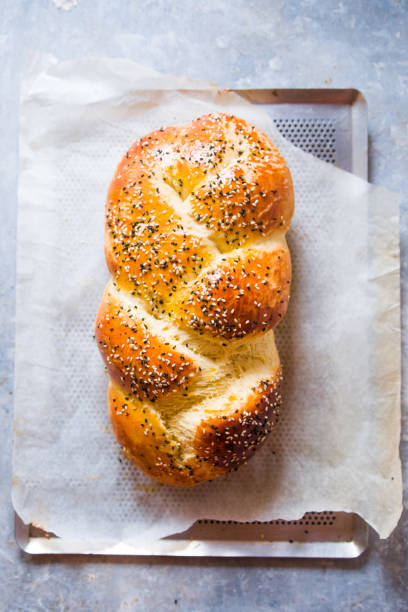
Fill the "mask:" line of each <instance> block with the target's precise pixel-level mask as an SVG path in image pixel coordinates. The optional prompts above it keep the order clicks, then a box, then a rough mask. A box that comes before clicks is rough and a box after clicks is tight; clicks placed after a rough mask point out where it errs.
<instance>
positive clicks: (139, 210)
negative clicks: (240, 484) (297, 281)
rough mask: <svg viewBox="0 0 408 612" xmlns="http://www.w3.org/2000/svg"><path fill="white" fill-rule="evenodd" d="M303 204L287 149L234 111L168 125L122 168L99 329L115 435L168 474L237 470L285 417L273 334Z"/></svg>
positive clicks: (116, 181)
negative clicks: (294, 221) (297, 200)
mask: <svg viewBox="0 0 408 612" xmlns="http://www.w3.org/2000/svg"><path fill="white" fill-rule="evenodd" d="M293 207H294V196H293V185H292V179H291V175H290V172H289V169H288V168H287V166H286V163H285V160H284V159H283V157H282V156H281V154H280V153H279V151H278V149H277V148H276V147H275V146H274V145H273V144H272V143H271V141H270V140H269V138H268V137H267V136H266V135H265V134H263V133H262V132H260V131H259V130H257V129H256V128H255V127H253V126H251V125H249V124H248V123H247V122H246V121H244V120H243V119H239V118H237V117H233V116H231V115H225V114H222V113H219V114H212V115H206V116H204V117H200V118H199V119H197V120H195V121H193V122H192V123H191V124H189V125H187V126H181V127H169V128H166V129H160V130H156V131H155V132H152V133H151V134H148V135H146V136H144V137H143V138H141V139H140V140H138V141H137V142H135V143H134V144H133V145H132V146H131V147H130V149H129V150H128V151H127V153H126V155H125V156H124V157H123V159H122V160H121V162H120V163H119V165H118V167H117V170H116V173H115V176H114V178H113V180H112V182H111V185H110V188H109V192H108V198H107V204H106V232H105V253H106V261H107V265H108V268H109V270H110V272H111V274H112V277H113V278H112V281H111V282H110V283H109V284H108V286H107V288H106V290H105V293H104V296H103V298H102V301H101V305H100V308H99V311H98V315H97V320H96V329H95V336H96V340H97V342H98V345H99V348H100V351H101V354H102V356H103V358H104V361H105V364H106V367H107V370H108V373H109V376H110V378H111V382H110V384H109V395H108V402H109V406H110V415H111V421H112V427H113V430H114V432H115V435H116V437H117V439H118V441H119V443H120V444H121V445H122V446H123V447H124V449H125V452H126V454H127V456H128V457H129V458H130V459H131V460H132V461H134V462H135V463H136V464H137V465H138V466H139V467H140V468H141V469H142V470H144V471H145V472H146V473H148V474H149V475H150V476H152V477H154V478H156V479H157V480H159V481H160V482H162V483H166V484H172V485H178V486H190V485H194V484H197V483H198V482H202V481H204V480H209V479H211V478H214V477H216V476H219V475H220V474H223V473H225V472H227V471H230V470H233V469H236V468H237V467H238V466H239V465H240V464H242V463H244V462H245V461H246V460H247V459H248V458H249V457H250V456H251V455H252V454H253V453H254V451H255V450H256V448H258V447H259V446H260V445H261V444H262V442H263V440H264V439H265V437H266V435H267V434H268V433H269V431H270V429H271V428H272V426H273V425H274V424H275V422H276V420H277V416H278V413H279V407H280V402H281V399H280V391H279V384H280V367H279V358H278V355H277V352H276V348H275V346H274V341H273V332H271V331H268V330H271V328H273V327H274V326H275V325H276V324H277V323H279V321H280V320H281V319H282V318H283V317H284V315H285V313H286V309H287V305H288V301H289V293H290V282H291V263H290V254H289V250H288V248H287V245H286V241H285V234H286V232H287V230H288V229H289V225H290V221H291V218H292V215H293ZM263 334H269V335H268V336H265V338H266V337H268V338H269V344H268V346H266V345H265V347H264V348H263V349H262V351H263V352H265V351H266V352H265V354H262V355H257V353H256V350H257V347H258V346H261V344H259V343H258V344H257V338H260V337H263ZM229 349H230V350H229ZM228 387H230V388H231V392H230V394H228ZM236 389H238V390H239V392H238V393H235V395H234V390H236ZM232 396H235V399H234V400H230V399H228V397H230V398H231V397H232Z"/></svg>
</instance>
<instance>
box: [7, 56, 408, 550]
mask: <svg viewBox="0 0 408 612" xmlns="http://www.w3.org/2000/svg"><path fill="white" fill-rule="evenodd" d="M214 111H226V112H228V113H233V114H236V115H238V116H242V117H244V118H246V119H247V120H249V121H251V122H252V123H254V124H256V125H257V126H258V127H260V128H261V129H263V130H264V131H265V132H266V133H268V134H269V136H270V137H271V139H272V140H273V141H274V142H275V143H276V144H277V145H278V147H279V148H280V149H281V151H282V153H283V154H284V156H285V157H286V160H287V162H288V165H289V167H290V169H291V171H292V174H293V178H294V184H295V193H296V213H295V217H294V220H293V224H292V228H291V230H290V232H289V237H288V240H289V246H290V249H291V253H292V258H293V266H294V270H293V277H294V280H293V290H292V300H291V304H290V308H289V312H288V315H287V316H286V318H285V320H284V322H283V323H282V324H281V325H280V326H279V328H278V331H277V341H278V346H279V348H280V353H281V357H282V361H283V366H284V377H285V385H284V411H283V418H282V421H281V423H280V424H279V426H278V427H277V428H276V430H275V431H274V432H273V433H272V435H271V436H270V438H269V439H268V441H267V443H266V444H265V445H264V447H263V448H262V449H261V450H260V451H259V452H258V453H257V455H256V456H255V457H254V458H253V459H252V460H251V461H250V462H249V463H248V464H247V465H246V466H244V467H242V468H241V469H240V470H239V471H238V472H234V473H231V474H229V475H227V476H225V477H222V478H219V479H216V480H215V481H213V482H207V483H205V484H202V485H199V486H197V487H194V488H187V489H183V488H181V489H180V488H173V487H169V486H164V485H160V484H158V483H156V482H154V481H152V480H150V479H149V478H148V477H147V476H145V475H144V474H142V473H141V472H139V471H138V469H137V468H135V467H134V466H133V465H131V464H130V463H129V462H128V461H127V460H126V459H124V458H123V457H122V455H121V452H120V448H119V446H118V444H117V443H116V441H115V439H114V437H113V435H112V433H111V430H110V426H109V421H108V415H107V407H106V387H107V377H106V374H105V373H104V367H103V364H102V360H101V358H100V355H99V352H98V349H97V347H96V344H95V342H94V339H93V325H94V319H95V315H96V312H97V309H98V305H99V301H100V298H101V295H102V292H103V288H104V285H105V283H106V281H107V279H108V272H107V269H106V265H105V260H104V252H103V242H104V205H105V197H106V191H107V188H108V185H109V182H110V180H111V177H112V175H113V172H114V169H115V167H116V164H117V163H118V162H119V160H120V158H121V156H122V155H123V153H124V152H125V151H126V149H127V148H128V147H129V145H130V144H131V143H132V142H133V141H134V140H136V139H137V138H139V137H140V136H142V135H144V134H145V133H147V132H149V131H151V130H153V129H156V128H158V127H160V126H167V125H177V124H183V123H187V122H190V121H191V120H192V119H193V118H196V117H198V116H199V115H202V114H204V113H210V112H214ZM20 158H21V165H20V180H19V211H18V252H17V313H16V355H15V362H16V382H15V440H14V475H13V476H14V478H13V502H14V507H15V509H16V511H17V513H18V514H19V515H20V517H21V518H22V519H23V521H24V522H25V523H34V524H36V525H40V526H42V527H43V528H45V529H46V530H48V531H52V532H54V533H55V534H57V535H58V536H61V537H64V538H69V539H75V540H83V541H87V542H90V541H95V540H98V539H99V540H103V541H104V542H109V543H111V544H112V545H114V544H116V543H119V542H127V543H131V544H135V545H136V544H141V543H143V542H145V543H146V542H151V541H153V540H154V539H157V538H160V537H163V536H167V535H169V534H172V533H176V532H180V531H183V530H185V529H186V528H188V527H189V526H190V525H191V524H192V523H193V522H194V521H195V520H196V519H203V518H205V519H219V520H236V521H253V520H258V521H267V520H271V519H276V518H282V519H298V518H300V517H301V516H302V515H303V514H304V513H305V512H307V511H323V510H333V511H347V512H355V513H358V514H359V515H361V516H362V517H363V518H364V519H365V520H366V521H367V522H368V523H369V524H370V525H372V526H373V527H374V528H375V529H376V531H377V532H378V533H379V535H380V536H381V537H386V536H388V535H389V534H390V532H391V531H392V530H393V528H394V527H395V526H396V524H397V521H398V518H399V516H400V512H401V470H400V461H399V453H398V445H399V436H400V349H399V345H400V329H399V247H398V200H397V197H396V195H395V194H393V193H390V192H389V191H386V190H385V189H382V188H380V187H374V186H372V185H369V184H368V183H367V182H365V181H363V180H361V179H359V178H356V177H355V176H352V175H351V174H348V173H346V172H343V171H341V170H339V169H337V168H335V167H333V166H331V165H329V164H326V163H324V162H321V161H318V160H316V159H315V158H313V157H312V156H310V155H308V154H306V153H303V152H301V151H300V150H299V149H296V148H295V147H293V146H291V145H290V144H289V143H288V142H286V141H285V140H284V139H283V138H282V137H281V136H280V134H279V132H278V131H277V130H276V128H275V127H274V125H273V122H272V120H271V119H270V118H269V117H268V116H267V115H266V113H264V112H263V111H262V110H260V109H259V107H256V106H254V105H250V104H249V103H248V102H247V101H245V100H243V99H241V98H240V97H238V96H237V95H235V94H232V93H227V92H225V91H222V90H220V89H219V88H217V87H216V86H214V85H211V84H209V83H194V82H192V81H190V80H188V79H183V78H174V77H168V76H163V75H160V74H157V73H154V72H152V71H151V70H149V69H146V68H143V67H141V66H138V65H136V64H134V63H132V62H131V61H128V60H119V59H118V60H113V59H87V60H82V61H71V62H63V63H58V62H57V61H56V60H53V59H52V58H44V57H36V58H35V59H34V60H33V63H32V65H31V66H30V67H29V69H28V70H27V73H26V76H25V79H24V82H23V86H22V104H21V149H20Z"/></svg>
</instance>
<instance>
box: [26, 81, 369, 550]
mask: <svg viewBox="0 0 408 612" xmlns="http://www.w3.org/2000/svg"><path fill="white" fill-rule="evenodd" d="M235 91H237V93H239V94H240V95H242V96H244V97H245V98H247V99H248V100H249V101H250V102H252V103H253V104H258V105H260V106H261V107H262V108H263V109H264V110H266V111H267V112H268V113H269V114H270V116H271V117H272V119H273V121H274V122H275V125H276V126H277V128H278V129H279V130H280V132H281V133H282V135H283V136H285V137H286V138H287V139H288V140H289V141H291V142H292V143H293V144H295V145H296V146H298V147H300V148H301V149H303V150H305V151H307V152H309V153H311V154H312V155H315V156H316V157H318V158H320V159H323V160H324V161H326V162H327V163H332V164H336V165H337V166H339V167H341V168H343V169H344V170H348V171H349V172H353V173H354V174H356V175H358V176H360V177H362V178H365V179H366V178H367V142H368V139H367V107H366V103H365V100H364V97H363V95H362V94H361V93H360V92H359V91H357V90H356V89H322V90H320V89H250V90H235ZM311 510H313V509H312V508H311ZM368 532H369V528H368V526H367V524H366V523H365V522H364V521H363V520H362V519H361V518H360V517H359V516H357V515H355V514H349V513H346V512H331V511H327V512H319V513H318V512H312V511H311V512H309V513H307V514H305V516H304V517H303V518H302V519H300V520H296V521H283V520H279V519H277V520H272V521H269V522H252V523H237V522H234V521H213V520H201V521H197V522H196V523H194V525H192V527H190V529H188V530H187V531H185V532H183V533H179V534H174V535H172V536H169V537H167V538H163V539H161V540H158V541H154V542H151V543H149V545H148V546H146V545H145V546H137V547H135V546H133V545H132V544H130V543H126V542H120V543H118V544H116V545H114V546H112V544H110V543H108V542H103V541H85V540H66V539H62V538H58V537H56V536H55V535H54V534H52V533H47V532H45V531H44V530H43V529H41V528H39V527H36V526H34V525H25V524H24V523H23V522H22V521H21V519H20V518H19V517H18V516H16V524H15V535H16V541H17V543H18V544H19V545H20V546H21V548H22V549H23V550H25V551H26V552H28V553H31V554H62V553H63V554H67V553H68V554H110V555H169V556H206V557H309V558H319V557H320V558H352V557H357V556H359V555H360V554H361V553H362V552H363V551H364V550H365V549H366V547H367V544H368Z"/></svg>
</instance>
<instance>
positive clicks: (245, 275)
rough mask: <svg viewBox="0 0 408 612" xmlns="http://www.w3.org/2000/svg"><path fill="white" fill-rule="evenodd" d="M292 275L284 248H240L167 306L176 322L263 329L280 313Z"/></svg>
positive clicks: (231, 331)
mask: <svg viewBox="0 0 408 612" xmlns="http://www.w3.org/2000/svg"><path fill="white" fill-rule="evenodd" d="M290 281H291V262H290V255H289V250H288V248H287V247H286V245H284V246H279V247H277V248H276V249H274V250H272V251H269V252H268V251H257V250H249V249H248V250H245V251H242V252H241V254H239V255H238V254H237V255H236V256H235V257H233V258H229V259H228V260H227V261H225V262H221V263H220V264H218V266H214V267H210V269H209V271H208V272H206V273H205V274H204V275H202V276H201V277H200V278H199V279H197V280H196V281H194V282H193V283H192V284H191V285H189V286H188V287H186V288H185V289H184V290H183V291H182V292H179V293H178V295H177V298H176V299H175V300H174V301H172V302H170V304H169V306H168V311H169V314H170V316H172V317H174V318H176V320H177V321H178V322H179V323H180V324H181V325H187V326H189V327H192V328H193V329H196V330H198V331H200V332H203V331H209V332H210V333H212V334H213V335H215V336H218V335H219V336H222V337H224V338H242V337H243V336H246V335H248V334H250V333H256V332H259V331H260V330H261V331H267V330H268V329H271V328H272V327H275V325H277V323H279V321H280V320H281V319H282V318H283V317H284V316H285V313H286V309H287V307H288V301H289V292H290Z"/></svg>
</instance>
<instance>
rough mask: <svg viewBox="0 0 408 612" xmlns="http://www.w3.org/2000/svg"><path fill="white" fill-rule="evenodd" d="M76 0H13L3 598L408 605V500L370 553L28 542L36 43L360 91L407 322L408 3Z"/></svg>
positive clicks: (198, 606)
mask: <svg viewBox="0 0 408 612" xmlns="http://www.w3.org/2000/svg"><path fill="white" fill-rule="evenodd" d="M70 4H71V3H70V2H69V1H68V0H0V65H1V68H0V78H1V97H0V118H1V125H2V132H1V139H0V164H1V166H0V168H1V175H2V178H1V182H0V193H1V200H0V260H1V262H2V265H1V283H0V338H1V343H0V385H1V386H0V389H1V396H0V444H1V453H0V467H1V476H2V477H1V481H0V486H1V495H2V504H1V505H0V526H1V528H0V533H1V544H0V610H7V611H9V610H10V611H14V610H29V611H31V610H46V611H48V610H91V611H93V610H95V611H105V610H106V611H110V610H112V611H116V610H120V611H122V610H123V611H125V610H126V611H127V610H155V611H156V610H157V611H161V610H166V611H167V610H180V611H181V610H183V611H184V610H189V611H190V610H199V611H207V610H208V611H211V612H212V611H215V610H223V611H235V610H285V611H297V610H299V611H304V610H314V611H315V610H316V611H320V610H336V611H337V610H375V611H377V610H381V611H383V612H385V611H390V612H391V611H392V612H395V611H402V610H407V609H408V586H407V584H408V579H407V577H408V553H407V541H406V539H407V533H408V530H407V527H408V521H407V513H406V512H405V513H404V517H403V519H402V520H401V522H400V524H399V526H398V528H397V529H396V531H395V532H394V533H393V535H392V536H391V537H390V538H389V539H388V540H386V541H379V540H378V539H376V538H375V537H374V536H372V537H371V543H370V548H369V550H368V551H367V552H366V553H365V554H364V555H363V557H361V558H360V559H357V560H354V561H336V562H333V561H331V562H328V561H313V562H310V561H280V560H271V561H269V560H265V561H262V560H244V559H231V560H206V559H202V560H201V559H194V560H188V559H186V560H183V559H176V560H168V559H155V560H146V559H142V560H137V559H133V558H126V559H124V558H123V559H111V558H97V559H89V558H80V557H74V558H72V557H71V558H69V557H63V558H59V559H52V558H30V557H29V556H27V555H26V554H24V553H22V552H21V551H20V550H19V549H18V547H17V546H16V544H15V542H14V536H13V512H12V508H11V504H10V471H11V468H10V466H11V459H10V453H11V420H12V404H13V397H12V388H13V333H14V329H13V325H14V322H13V321H14V285H15V218H16V207H17V198H16V186H17V169H18V159H17V152H18V94H19V79H20V73H21V69H22V66H23V65H24V63H25V61H26V58H27V56H28V53H29V51H30V50H39V51H43V52H47V53H52V54H54V55H56V56H57V57H60V58H69V57H79V56H85V55H95V54H99V55H110V56H125V57H130V58H132V59H135V60H137V61H138V62H140V63H144V64H146V65H148V66H152V67H153V68H156V69H158V70H161V71H166V72H171V73H174V74H179V75H181V74H187V75H189V76H191V77H193V78H207V79H211V80H213V81H217V82H218V83H219V84H220V85H223V86H226V87H245V88H249V87H316V88H327V87H355V88H358V89H360V90H361V91H362V92H363V93H364V95H365V96H366V99H367V102H368V109H369V134H370V147H369V161H370V180H371V181H372V182H374V183H376V184H381V185H384V186H386V187H388V188H390V189H393V190H396V191H398V192H400V194H401V248H402V261H403V269H402V272H403V286H402V299H403V307H404V310H403V312H404V322H405V321H406V318H405V317H406V303H407V282H406V281H407V266H406V255H407V248H408V220H407V219H408V215H407V213H408V210H407V209H408V198H407V187H408V181H407V173H408V104H407V94H408V41H407V36H408V3H407V1H406V0H372V1H370V2H369V1H368V0H367V1H365V2H360V1H358V0H357V1H356V0H354V1H352V0H343V2H337V1H334V0H325V1H324V2H319V1H318V0H293V1H292V2H285V1H284V0H275V1H273V0H269V1H268V0H258V1H253V2H249V1H245V0H235V1H233V0H230V1H229V2H222V1H218V2H217V1H216V0H207V1H206V2H203V3H201V2H198V1H196V0H191V1H187V0H179V1H176V0H174V1H168V2H165V1H158V0H145V1H144V2H142V1H137V0H134V1H130V0H109V1H108V0H94V1H92V2H91V1H90V0H77V3H76V5H73V6H70ZM61 5H64V6H65V8H58V7H59V6H61ZM403 350H404V353H405V351H406V330H405V329H404V347H403ZM406 365H407V363H406V360H405V361H404V374H406ZM403 406H404V408H405V407H406V397H404V396H403ZM404 426H405V422H404ZM404 432H405V433H404V434H403V442H402V451H403V454H404V456H405V457H407V440H408V437H407V433H406V428H405V427H404ZM405 499H406V497H405ZM405 505H406V503H405Z"/></svg>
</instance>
